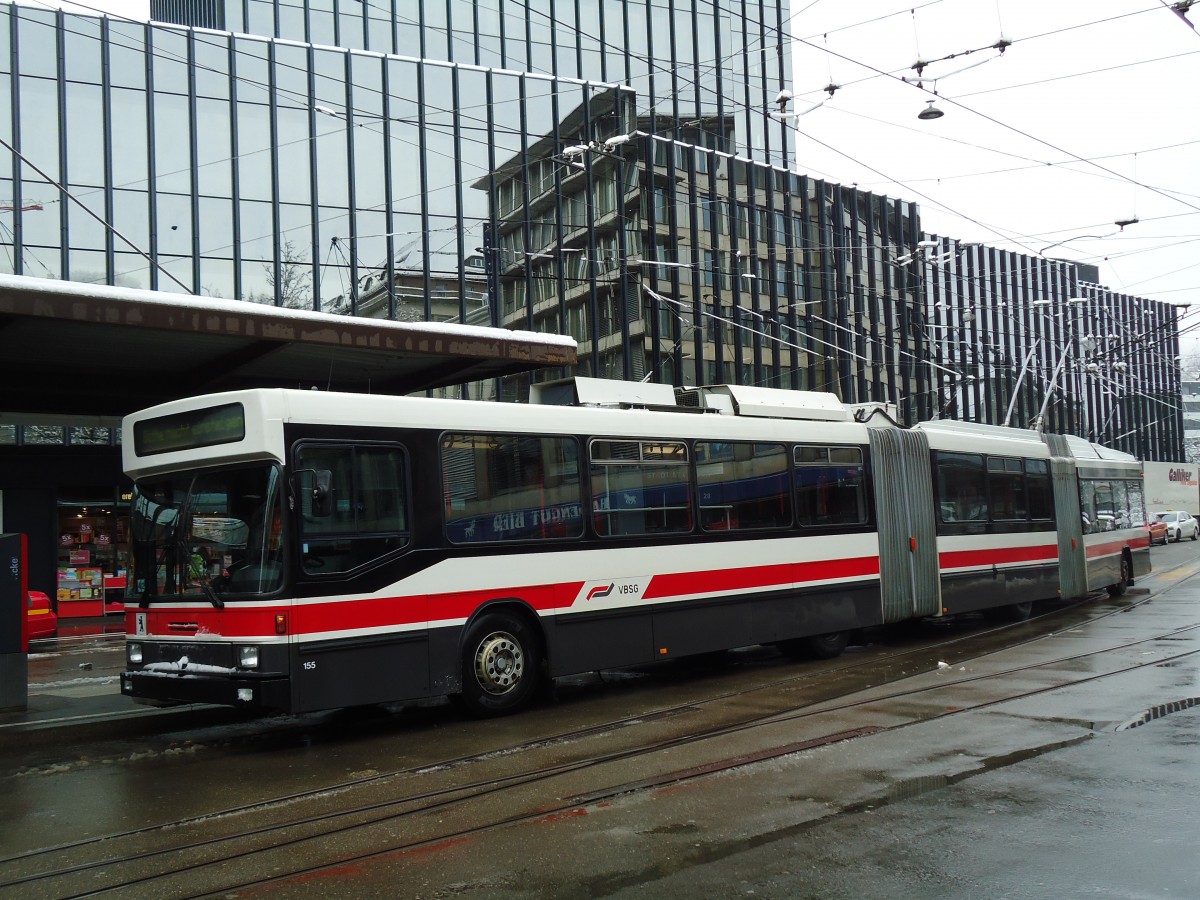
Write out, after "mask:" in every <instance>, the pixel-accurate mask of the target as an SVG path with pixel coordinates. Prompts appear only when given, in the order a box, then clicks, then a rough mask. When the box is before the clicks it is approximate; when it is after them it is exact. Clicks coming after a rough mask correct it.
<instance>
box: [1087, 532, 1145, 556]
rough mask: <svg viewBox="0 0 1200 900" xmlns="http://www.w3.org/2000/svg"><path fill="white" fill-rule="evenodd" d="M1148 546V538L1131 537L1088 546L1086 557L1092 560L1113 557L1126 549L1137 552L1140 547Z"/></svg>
mask: <svg viewBox="0 0 1200 900" xmlns="http://www.w3.org/2000/svg"><path fill="white" fill-rule="evenodd" d="M1149 546H1150V536H1149V535H1146V536H1145V537H1133V538H1128V539H1125V540H1120V541H1106V542H1104V543H1103V544H1088V546H1087V557H1088V559H1092V558H1093V557H1097V556H1115V555H1116V554H1118V553H1120V552H1121V551H1122V550H1124V549H1125V548H1126V547H1129V548H1130V549H1132V550H1137V549H1139V548H1142V547H1149Z"/></svg>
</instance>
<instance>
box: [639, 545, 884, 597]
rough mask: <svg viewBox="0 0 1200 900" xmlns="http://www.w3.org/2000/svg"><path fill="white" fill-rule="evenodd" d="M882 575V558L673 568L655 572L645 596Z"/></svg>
mask: <svg viewBox="0 0 1200 900" xmlns="http://www.w3.org/2000/svg"><path fill="white" fill-rule="evenodd" d="M878 575H879V558H878V557H876V556H863V557H858V558H854V559H829V560H817V561H815V562H802V563H783V564H773V565H769V566H746V567H744V568H738V569H714V570H709V571H705V572H673V573H671V574H669V575H655V576H654V577H653V578H652V579H651V580H650V585H649V587H647V588H646V593H645V595H644V599H646V600H663V599H667V598H672V597H681V596H688V595H691V594H711V593H723V592H725V591H738V590H749V589H752V588H766V587H778V588H789V587H791V586H792V585H793V584H794V583H797V582H817V581H828V580H830V579H834V578H837V579H845V578H867V577H870V576H878Z"/></svg>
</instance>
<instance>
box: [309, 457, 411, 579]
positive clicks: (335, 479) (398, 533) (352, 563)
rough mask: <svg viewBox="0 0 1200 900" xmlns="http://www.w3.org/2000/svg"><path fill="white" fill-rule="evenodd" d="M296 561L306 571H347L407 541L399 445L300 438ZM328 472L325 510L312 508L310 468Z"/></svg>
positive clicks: (404, 467) (403, 464)
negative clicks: (302, 441) (322, 512)
mask: <svg viewBox="0 0 1200 900" xmlns="http://www.w3.org/2000/svg"><path fill="white" fill-rule="evenodd" d="M296 469H297V473H296V481H297V484H296V488H295V494H296V497H297V502H298V513H299V515H298V520H299V524H300V534H299V542H300V559H301V566H302V568H303V569H304V571H305V572H306V573H307V574H309V575H333V574H337V573H341V572H347V571H349V570H351V569H354V568H356V567H358V566H361V565H364V564H366V563H369V562H371V561H372V560H375V559H378V558H380V557H382V556H385V555H387V554H389V553H392V552H395V551H396V550H399V549H402V548H403V547H405V546H407V544H408V541H409V534H408V519H409V513H408V488H407V483H408V482H407V464H406V459H405V454H404V451H403V449H401V448H400V447H396V446H391V445H373V444H372V445H351V444H305V445H302V446H301V447H300V448H299V451H298V453H297V458H296ZM326 471H327V472H329V473H330V486H329V503H328V514H327V515H323V516H321V515H316V513H317V512H320V510H314V509H313V508H312V496H313V495H312V491H311V483H312V482H313V480H314V476H313V473H314V472H326Z"/></svg>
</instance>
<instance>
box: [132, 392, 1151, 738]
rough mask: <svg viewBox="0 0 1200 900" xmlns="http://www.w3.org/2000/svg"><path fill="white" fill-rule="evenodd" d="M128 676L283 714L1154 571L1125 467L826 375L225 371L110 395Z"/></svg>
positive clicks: (491, 689) (483, 704) (1014, 611)
mask: <svg viewBox="0 0 1200 900" xmlns="http://www.w3.org/2000/svg"><path fill="white" fill-rule="evenodd" d="M123 452H124V464H125V469H126V471H127V472H128V474H129V475H130V477H132V478H133V479H134V481H135V488H134V498H133V503H132V511H131V538H132V546H133V553H132V565H131V573H130V578H129V585H130V587H129V589H128V593H127V597H126V614H125V616H126V626H127V632H128V637H127V662H128V666H127V671H126V672H125V673H124V674H123V675H122V678H121V686H122V691H123V692H124V693H125V694H127V695H129V696H132V697H134V698H137V699H139V700H142V701H145V702H147V703H170V702H193V701H198V702H209V703H224V704H230V705H235V706H244V707H251V708H260V709H274V710H282V711H290V712H301V711H310V710H319V709H329V708H335V707H343V706H352V705H359V704H371V703H385V702H394V701H405V700H413V699H417V698H426V697H436V696H442V695H451V696H453V697H456V698H457V699H458V700H460V701H461V703H462V704H463V705H464V706H465V707H466V708H467V709H468V710H469V711H471V712H473V713H475V714H477V715H497V714H502V713H507V712H511V711H513V710H516V709H518V708H520V707H521V706H522V705H523V704H525V703H526V702H527V701H528V700H529V699H530V697H531V695H532V694H533V693H534V691H535V688H536V686H537V683H538V682H539V680H540V679H543V678H553V677H557V676H563V675H568V674H572V673H579V672H587V671H593V670H597V669H601V668H611V667H620V666H632V665H642V664H645V663H649V662H651V661H653V660H665V659H673V658H677V657H680V656H685V655H689V654H700V653H708V652H712V651H717V650H722V649H728V648H733V647H742V646H749V645H753V644H772V645H776V646H778V647H779V648H780V649H781V650H783V651H784V652H785V653H787V654H795V655H805V654H807V655H815V656H819V657H832V656H835V655H836V654H838V653H840V652H841V650H842V649H843V648H844V647H845V646H846V643H847V640H848V638H849V637H850V636H851V635H852V634H853V633H854V632H855V631H856V630H857V629H861V628H864V627H866V626H872V625H879V624H883V623H889V622H897V621H900V620H904V619H911V618H917V617H928V616H943V615H952V614H955V613H962V612H969V611H980V610H986V611H989V612H990V613H992V614H998V615H1001V616H1008V617H1014V618H1022V617H1025V616H1028V615H1029V614H1030V610H1031V607H1032V602H1033V601H1035V600H1037V599H1040V598H1051V597H1056V596H1062V597H1077V596H1082V595H1084V594H1086V593H1088V592H1089V591H1092V590H1096V589H1099V588H1105V587H1107V588H1108V590H1109V591H1110V592H1111V593H1113V594H1114V595H1115V594H1119V593H1121V592H1122V591H1123V590H1124V589H1125V586H1126V585H1128V584H1130V583H1132V581H1133V579H1134V578H1135V577H1136V576H1138V575H1141V574H1143V573H1145V572H1148V571H1149V568H1150V563H1149V541H1148V537H1147V532H1146V529H1145V527H1144V523H1145V506H1144V501H1143V494H1142V486H1141V466H1140V464H1139V463H1138V462H1137V461H1136V460H1135V459H1134V458H1133V457H1131V456H1128V455H1127V454H1122V453H1118V452H1115V451H1112V450H1108V449H1106V448H1103V447H1098V446H1096V445H1093V444H1089V443H1088V442H1086V441H1083V440H1081V439H1078V438H1069V437H1062V436H1059V435H1041V434H1038V433H1036V432H1032V431H1025V430H1019V429H1012V428H997V427H989V426H981V425H972V424H966V423H954V422H934V423H923V424H921V425H918V426H916V427H914V428H911V429H909V428H901V427H898V426H897V425H896V424H895V423H894V422H893V421H892V420H891V419H890V418H889V417H888V416H887V415H886V411H885V410H883V409H881V408H858V407H854V408H851V407H845V406H843V405H842V404H841V403H840V402H838V401H837V399H836V398H835V397H833V396H832V395H828V394H821V393H814V392H804V391H784V390H774V389H763V388H750V387H735V386H728V385H726V386H716V387H710V388H699V389H681V390H680V391H679V392H678V396H677V395H676V392H675V391H673V390H672V389H671V388H670V387H666V386H663V385H647V384H628V383H625V382H614V381H605V380H599V379H583V378H578V379H573V380H570V381H567V382H560V383H556V384H552V385H544V386H539V388H537V389H535V391H534V396H533V398H532V402H531V403H529V404H511V403H485V402H476V401H463V400H436V399H429V398H411V397H386V396H368V395H358V394H338V393H325V392H313V391H295V390H274V389H272V390H246V391H238V392H231V393H224V394H217V395H212V396H206V397H198V398H195V399H189V400H181V401H178V402H172V403H167V404H164V405H162V406H158V407H155V408H153V409H149V410H146V411H144V412H140V413H137V414H135V415H132V416H129V417H128V418H126V420H125V423H124V450H123Z"/></svg>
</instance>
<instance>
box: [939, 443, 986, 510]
mask: <svg viewBox="0 0 1200 900" xmlns="http://www.w3.org/2000/svg"><path fill="white" fill-rule="evenodd" d="M934 466H935V476H936V478H935V482H936V485H937V501H938V509H939V510H940V512H941V518H942V521H943V522H970V523H975V522H978V523H982V522H986V521H987V519H988V502H987V478H986V474H987V473H986V470H985V468H984V462H983V456H982V455H981V454H977V453H947V452H944V451H938V452H937V454H936V455H935V456H934Z"/></svg>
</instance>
